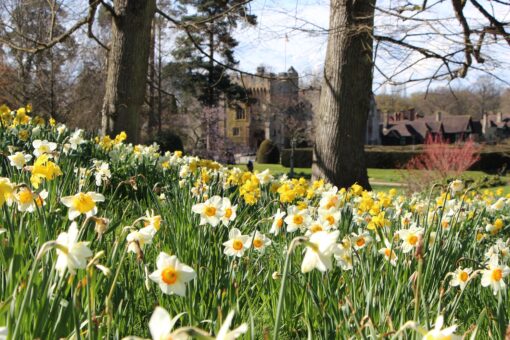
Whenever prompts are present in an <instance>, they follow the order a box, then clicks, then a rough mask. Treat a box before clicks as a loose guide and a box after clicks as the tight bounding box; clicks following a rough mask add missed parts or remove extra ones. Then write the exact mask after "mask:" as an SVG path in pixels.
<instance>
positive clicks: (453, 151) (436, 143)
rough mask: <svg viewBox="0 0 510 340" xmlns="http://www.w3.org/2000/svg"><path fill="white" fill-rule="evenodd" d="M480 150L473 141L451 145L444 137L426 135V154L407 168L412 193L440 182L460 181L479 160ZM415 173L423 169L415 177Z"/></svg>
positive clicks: (420, 155)
mask: <svg viewBox="0 0 510 340" xmlns="http://www.w3.org/2000/svg"><path fill="white" fill-rule="evenodd" d="M479 151H480V147H479V146H477V145H475V143H474V142H473V141H472V140H470V139H469V140H467V141H466V142H455V143H454V144H450V143H448V141H447V140H445V139H443V138H442V137H441V136H432V135H431V134H429V135H427V138H426V140H425V144H424V147H423V151H422V153H421V154H419V155H417V156H414V157H413V158H411V159H410V160H409V162H407V163H406V164H405V165H404V167H403V168H404V169H406V170H408V171H409V172H408V176H407V182H409V187H410V188H411V190H417V189H424V188H426V187H427V186H429V185H430V183H432V182H434V181H437V180H441V179H442V180H445V179H447V178H448V177H454V178H458V177H460V175H461V174H462V173H463V172H464V171H466V170H468V169H469V168H470V167H471V166H472V165H473V164H475V163H476V162H477V161H478V160H479V159H480V156H479ZM413 170H420V171H421V172H420V174H421V176H420V177H416V173H415V172H414V171H413Z"/></svg>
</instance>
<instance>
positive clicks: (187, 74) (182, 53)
mask: <svg viewBox="0 0 510 340" xmlns="http://www.w3.org/2000/svg"><path fill="white" fill-rule="evenodd" d="M179 2H180V4H181V10H182V15H181V22H186V26H185V27H184V28H185V32H184V33H182V34H181V35H180V36H179V37H178V38H177V44H176V45H177V46H179V48H177V49H176V50H175V51H174V52H173V55H174V57H175V59H176V62H175V63H172V64H170V65H168V71H169V72H173V73H175V74H176V75H179V77H176V78H174V80H177V79H178V82H175V85H177V86H176V87H177V88H178V90H180V91H182V92H186V93H191V94H193V95H195V96H196V97H197V98H198V100H199V101H200V102H201V103H202V104H203V105H204V106H207V107H213V106H216V105H217V104H218V102H219V100H220V98H221V97H222V95H223V96H224V97H225V98H227V99H238V100H242V99H245V98H246V94H245V91H244V89H243V88H242V87H241V86H239V85H236V84H233V83H232V81H231V79H230V77H229V76H228V74H227V71H228V69H229V68H231V67H234V66H235V65H237V64H238V61H237V60H236V59H235V58H234V48H235V47H236V46H237V44H238V42H237V41H236V40H235V39H234V37H233V36H232V31H233V30H234V29H235V28H236V27H237V25H238V23H240V22H241V21H242V22H245V23H247V24H249V25H255V24H256V17H255V15H251V14H249V13H248V8H247V6H246V4H245V1H243V0H180V1H179ZM187 13H192V14H187ZM170 70H171V71H170Z"/></svg>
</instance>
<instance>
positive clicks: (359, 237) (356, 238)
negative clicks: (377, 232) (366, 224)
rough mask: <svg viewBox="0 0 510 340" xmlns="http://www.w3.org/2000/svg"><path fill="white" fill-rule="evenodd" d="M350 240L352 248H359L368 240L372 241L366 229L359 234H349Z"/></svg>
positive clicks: (363, 246)
mask: <svg viewBox="0 0 510 340" xmlns="http://www.w3.org/2000/svg"><path fill="white" fill-rule="evenodd" d="M351 240H352V241H351V242H352V245H353V246H354V249H356V250H360V249H363V248H365V247H366V246H367V245H368V244H369V243H370V242H372V237H371V236H370V234H369V233H368V232H367V231H365V232H362V233H359V234H355V233H353V234H352V236H351Z"/></svg>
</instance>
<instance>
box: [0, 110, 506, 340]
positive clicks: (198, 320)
mask: <svg viewBox="0 0 510 340" xmlns="http://www.w3.org/2000/svg"><path fill="white" fill-rule="evenodd" d="M9 117H10V120H9V119H8V118H9ZM1 118H2V120H3V127H2V128H0V152H1V154H2V155H10V154H11V153H12V149H13V148H16V150H18V151H22V152H23V153H24V154H25V155H26V154H33V152H34V146H33V142H34V140H36V139H39V140H48V141H52V142H55V143H56V145H57V147H56V149H55V152H54V153H52V156H54V158H52V159H51V160H48V159H46V160H45V158H46V157H49V156H48V155H44V156H42V157H33V159H32V160H30V161H28V164H27V166H25V167H24V168H23V167H20V168H17V167H15V166H13V165H11V159H9V158H7V157H2V158H0V221H1V225H0V244H1V247H0V267H1V269H2V270H0V332H1V333H0V334H2V335H3V334H4V333H5V329H4V328H3V327H4V326H5V327H7V329H8V333H9V334H8V337H7V339H8V340H11V339H16V340H17V339H59V338H65V339H87V340H92V339H112V338H115V339H121V338H124V337H127V336H129V335H136V336H140V337H143V338H147V337H150V333H149V326H148V325H149V320H151V315H152V314H153V312H154V311H155V307H156V306H160V307H162V308H164V309H166V310H167V311H168V313H169V314H170V315H172V316H177V318H178V320H177V322H176V325H175V327H174V330H177V331H179V332H181V333H180V335H183V334H184V332H186V334H190V333H193V334H195V335H196V334H198V333H199V332H201V333H200V334H201V335H204V334H207V336H204V337H203V339H209V340H212V339H213V338H214V336H215V335H218V334H219V333H220V328H222V324H224V323H226V321H227V320H229V317H227V315H229V311H235V318H234V319H233V320H232V324H231V325H230V329H234V328H236V327H238V326H240V325H241V324H245V327H243V328H247V329H248V332H246V333H245V334H244V335H243V338H244V339H261V338H265V339H267V338H270V335H271V334H274V336H273V339H275V340H277V339H303V338H309V339H343V338H389V337H392V336H394V337H395V338H398V336H399V335H401V338H412V337H415V336H417V334H418V332H417V331H418V329H412V327H411V328H406V327H407V326H410V325H411V326H412V325H415V323H416V324H419V325H421V326H422V327H423V329H432V328H433V327H434V324H435V320H436V317H437V316H438V315H441V316H444V320H445V322H444V324H445V326H451V325H454V324H456V325H458V329H457V334H460V335H465V337H466V338H469V337H472V338H476V339H478V338H480V339H491V338H503V337H504V334H505V328H506V327H507V325H508V320H509V318H510V310H509V308H508V306H509V301H508V294H509V292H510V291H509V288H508V286H507V287H502V286H500V288H501V289H499V288H498V287H495V288H494V287H490V286H489V287H485V286H482V282H484V281H482V280H481V277H482V275H484V274H488V275H489V276H490V277H491V278H492V280H503V282H506V283H508V280H509V279H510V276H506V266H507V265H508V262H509V259H508V257H506V256H505V254H507V253H508V251H506V250H505V251H506V253H505V252H504V251H503V250H504V249H503V247H504V246H505V243H504V242H505V240H507V239H508V236H507V235H508V232H509V230H510V226H508V216H509V215H510V207H509V206H508V204H499V203H501V202H503V203H504V202H505V201H504V200H498V201H497V197H492V196H491V195H485V194H483V193H476V192H469V193H467V194H466V195H463V193H462V192H459V193H458V194H457V195H454V196H453V197H452V199H451V200H449V201H447V203H444V200H443V199H442V198H443V194H445V193H441V192H439V190H440V189H438V191H437V192H434V195H435V196H433V197H431V199H430V200H429V197H428V196H426V195H420V194H417V195H415V196H412V197H411V196H400V197H399V196H392V195H389V194H380V195H370V194H366V193H364V192H361V190H360V191H358V190H356V189H352V190H350V191H349V192H340V193H337V192H336V191H334V190H329V191H324V188H323V187H315V186H313V185H311V184H310V183H309V182H307V181H286V180H276V181H277V182H276V183H272V182H267V181H268V179H267V178H264V177H262V176H259V177H257V176H256V175H255V174H249V173H248V174H246V173H243V174H242V175H240V174H239V172H238V171H230V170H228V169H225V168H223V167H222V166H221V165H219V164H217V163H215V162H211V161H208V160H199V159H197V158H195V157H186V156H180V155H178V154H160V153H158V151H157V150H156V149H155V148H153V147H152V148H151V147H143V146H137V147H136V148H134V147H133V146H132V145H129V144H126V143H123V142H122V141H121V140H122V138H120V137H118V138H117V140H115V141H112V140H110V139H108V138H104V139H101V140H100V142H94V141H93V140H85V141H84V143H83V144H80V145H77V146H76V148H75V149H72V148H69V147H66V146H65V144H66V143H67V142H68V141H71V138H70V134H71V131H65V129H64V128H63V127H62V126H59V127H56V126H50V125H47V124H45V126H43V127H41V128H40V129H34V126H33V123H31V122H30V119H28V118H27V117H24V116H23V114H16V113H15V112H11V113H9V112H8V113H7V115H6V114H3V115H2V117H1ZM24 118H27V119H24ZM15 119H16V120H15ZM25 120H28V122H25ZM21 129H24V130H25V131H26V133H24V134H22V135H21V136H22V137H23V138H20V137H19V131H20V130H21ZM33 131H35V132H36V133H37V135H33V134H32V133H33ZM27 135H28V137H27ZM76 139H77V137H76V135H74V136H73V138H72V140H74V141H75V140H76ZM22 156H24V155H22ZM57 156H58V157H57ZM21 159H22V161H23V160H25V158H24V157H22V158H21ZM50 162H51V163H50ZM53 162H54V163H53ZM98 162H103V163H101V166H99V165H98ZM105 164H108V166H109V170H110V171H111V175H110V176H106V175H105V173H104V172H99V171H100V170H101V169H103V170H104V168H103V167H102V166H103V165H105ZM266 167H267V166H265V165H256V168H257V169H259V170H262V169H264V168H266ZM271 168H272V170H273V171H274V172H279V171H282V172H286V171H287V169H283V168H281V167H279V166H271ZM57 169H60V170H61V171H56V170H57ZM298 172H301V173H303V174H309V173H310V169H299V170H298ZM370 173H371V176H376V177H374V178H379V179H392V180H393V179H396V178H394V177H390V176H393V175H395V174H391V173H389V172H381V171H375V172H374V171H372V170H370ZM37 174H39V175H40V176H42V177H41V178H39V177H37V176H36V175H37ZM97 174H103V175H104V176H105V178H103V179H102V181H101V183H99V184H98V183H97V182H96V180H97V177H96V176H97ZM37 179H40V180H41V181H40V183H39V182H38V181H37ZM275 187H278V191H277V192H275V190H274V188H275ZM27 190H28V195H21V192H22V191H23V192H25V193H26V192H27ZM46 192H47V194H48V195H47V196H46V195H45V194H44V193H46ZM90 192H96V193H98V194H101V195H103V196H104V201H102V200H101V199H100V197H99V201H98V202H93V201H92V198H91V197H96V198H98V196H99V195H93V196H92V194H91V193H90ZM31 194H33V195H31ZM75 195H76V196H75ZM42 196H45V198H44V202H45V204H38V205H37V206H35V205H36V202H39V201H40V200H43V198H42ZM67 196H72V197H73V198H71V199H67V198H65V197H67ZM66 202H67V203H66ZM495 202H497V203H495ZM230 203H231V204H232V205H230ZM26 204H32V205H33V206H34V209H33V210H32V211H28V210H26V211H23V209H25V208H23V206H24V205H26ZM69 205H70V206H69ZM70 209H74V210H77V211H79V212H80V213H81V214H80V215H79V216H78V217H76V218H74V222H76V227H74V225H75V224H74V222H73V221H71V220H70V216H69V211H70ZM447 209H448V210H447ZM282 211H283V212H284V213H286V214H287V216H285V217H282V218H281V219H280V218H279V217H275V215H277V216H281V215H279V214H280V213H281V212H282ZM85 214H88V215H95V217H93V218H91V217H87V216H86V215H85ZM157 216H159V217H161V220H162V223H161V225H160V223H159V222H157V221H159V219H157V218H156V217H157ZM106 219H107V220H106ZM220 219H221V222H220ZM71 226H72V227H71ZM156 226H157V227H156ZM147 228H148V229H147ZM68 231H72V232H71V233H69V234H67V232H68ZM75 231H77V232H75ZM261 234H262V235H264V236H261ZM71 235H73V236H71ZM128 235H129V236H128ZM74 238H76V240H74ZM66 239H67V241H66ZM70 239H72V242H71V241H70ZM75 242H77V243H75ZM82 242H83V243H82ZM293 246H295V247H293ZM495 247H496V248H495ZM498 247H499V248H498ZM500 248H501V249H500ZM85 249H89V250H90V253H89V252H88V251H85ZM489 251H490V252H491V253H492V254H494V255H496V256H498V257H499V258H498V260H499V261H500V262H499V265H500V266H501V268H503V269H502V270H500V271H499V272H497V271H496V269H494V268H495V267H496V264H495V262H494V261H492V260H491V262H490V263H489V262H488V260H487V256H486V254H487V253H488V252H489ZM163 252H164V253H167V255H168V256H167V257H170V256H175V257H177V258H178V259H179V261H181V262H182V263H183V264H186V265H187V266H189V268H187V269H186V271H187V274H183V272H182V271H181V270H183V268H182V267H181V266H180V265H177V264H176V262H171V261H170V260H169V261H168V262H166V261H160V260H159V259H161V258H162V257H161V256H162V255H161V253H163ZM388 254H389V255H388ZM392 254H393V255H392ZM62 259H64V260H65V261H61V260H62ZM174 260H175V258H173V257H172V261H174ZM390 260H391V261H390ZM489 265H490V266H489ZM465 267H470V268H472V269H473V272H472V274H471V276H470V277H471V279H470V280H469V281H468V282H467V285H466V287H465V289H463V290H461V289H459V287H457V286H454V285H452V284H451V282H452V278H454V277H457V275H456V274H455V275H453V273H454V272H456V271H458V270H460V269H462V268H465ZM107 268H109V270H107ZM158 270H159V272H158ZM192 272H195V273H196V275H191V274H192ZM503 273H505V276H504V277H503ZM149 275H150V277H149ZM181 275H182V277H183V278H184V277H187V278H188V279H186V283H182V285H183V286H184V287H185V289H184V290H183V288H184V287H183V286H182V285H180V283H176V282H177V281H176V280H180V278H181ZM162 282H164V283H165V284H164V285H163V284H162ZM179 282H180V281H179ZM174 284H175V285H174ZM167 289H170V291H171V292H174V291H175V290H176V289H179V292H180V294H179V295H176V294H168V293H169V292H170V291H169V290H167ZM158 310H159V309H158ZM230 315H231V314H230ZM168 320H170V319H168ZM168 320H167V322H166V323H165V325H159V328H160V329H161V328H162V327H165V326H168V323H169V321H168ZM411 320H412V321H414V322H415V323H409V321H411ZM227 326H228V325H227ZM415 328H416V327H415ZM153 329H154V327H153ZM223 329H224V328H223ZM425 332H426V331H425ZM476 332H478V333H477V334H474V333H476ZM164 335H165V336H167V335H169V334H164ZM173 335H175V334H173ZM209 335H210V337H209ZM174 337H175V338H178V336H177V335H175V336H174ZM231 337H232V334H231ZM231 337H229V336H225V338H231ZM179 338H180V337H179Z"/></svg>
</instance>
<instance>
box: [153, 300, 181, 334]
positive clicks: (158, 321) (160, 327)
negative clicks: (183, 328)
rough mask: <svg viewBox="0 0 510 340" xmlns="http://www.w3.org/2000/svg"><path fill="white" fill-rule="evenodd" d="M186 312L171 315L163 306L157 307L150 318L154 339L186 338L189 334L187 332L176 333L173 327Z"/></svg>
mask: <svg viewBox="0 0 510 340" xmlns="http://www.w3.org/2000/svg"><path fill="white" fill-rule="evenodd" d="M183 314H184V313H181V314H178V315H176V316H175V317H173V318H172V317H171V316H170V314H169V313H168V312H167V311H166V309H164V308H163V307H159V306H158V307H156V308H155V309H154V312H153V313H152V316H151V319H150V320H149V331H150V332H151V336H152V339H153V340H167V339H172V340H185V339H188V338H189V336H188V335H187V334H185V333H181V334H175V333H172V329H173V328H174V326H175V323H176V322H177V320H179V318H180V317H181V316H182V315H183Z"/></svg>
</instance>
